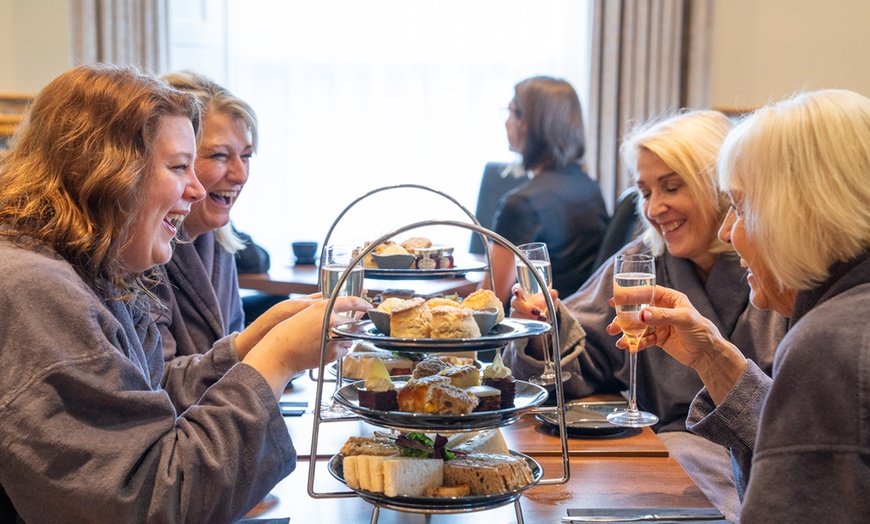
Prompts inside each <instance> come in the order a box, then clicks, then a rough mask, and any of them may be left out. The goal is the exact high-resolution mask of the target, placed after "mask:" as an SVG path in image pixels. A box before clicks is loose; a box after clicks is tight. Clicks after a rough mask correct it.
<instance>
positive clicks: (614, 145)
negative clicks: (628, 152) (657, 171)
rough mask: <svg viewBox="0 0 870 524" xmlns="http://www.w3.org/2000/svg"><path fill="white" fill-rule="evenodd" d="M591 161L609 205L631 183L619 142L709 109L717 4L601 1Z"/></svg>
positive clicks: (703, 0) (595, 24)
mask: <svg viewBox="0 0 870 524" xmlns="http://www.w3.org/2000/svg"><path fill="white" fill-rule="evenodd" d="M594 4H595V6H594V9H593V15H592V24H591V25H592V28H593V29H592V32H593V35H592V67H591V71H592V76H591V85H590V95H589V98H590V112H589V122H588V125H589V128H590V132H589V134H588V135H587V137H588V144H587V146H588V147H587V148H586V151H587V160H588V162H589V164H590V166H591V168H592V170H593V171H595V172H597V173H598V175H599V185H600V187H601V191H602V193H604V199H605V201H606V202H608V203H609V204H612V203H613V202H615V200H616V198H617V197H618V196H619V194H620V193H621V192H622V190H624V189H625V188H626V187H628V185H629V177H628V173H627V172H626V171H625V169H624V166H622V165H621V162H620V160H619V155H618V147H619V140H620V138H621V137H622V136H623V135H624V134H625V133H626V132H627V131H628V130H629V129H630V127H631V126H632V125H633V124H634V123H636V122H638V121H643V120H646V119H648V118H651V117H654V116H658V115H662V114H665V113H668V112H671V111H675V110H677V109H680V108H684V107H691V108H693V109H704V108H707V107H708V105H709V91H710V89H709V83H710V66H709V63H710V56H711V47H712V42H711V31H712V22H713V0H595V1H594Z"/></svg>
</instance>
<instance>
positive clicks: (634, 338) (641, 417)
mask: <svg viewBox="0 0 870 524" xmlns="http://www.w3.org/2000/svg"><path fill="white" fill-rule="evenodd" d="M655 286H656V269H655V258H653V257H652V256H650V255H618V256H617V257H616V262H615V265H614V268H613V301H614V304H615V305H616V316H617V319H618V321H619V327H621V328H622V336H623V337H625V340H626V342H628V348H629V350H628V358H629V361H628V368H629V385H628V409H626V410H623V411H616V412H613V413H611V414H609V415H607V420H609V421H610V422H612V423H613V424H616V425H618V426H625V427H630V428H640V427H644V426H652V425H653V424H655V423H656V422H658V421H659V418H658V417H657V416H655V415H653V414H652V413H647V412H645V411H640V410H638V409H637V346H638V343H639V342H640V339H641V338H643V336H644V334H645V333H646V324H644V323H643V322H641V321H640V313H641V311H642V310H643V309H644V308H645V307H647V306H649V305H650V304H651V303H652V301H653V296H654V294H655Z"/></svg>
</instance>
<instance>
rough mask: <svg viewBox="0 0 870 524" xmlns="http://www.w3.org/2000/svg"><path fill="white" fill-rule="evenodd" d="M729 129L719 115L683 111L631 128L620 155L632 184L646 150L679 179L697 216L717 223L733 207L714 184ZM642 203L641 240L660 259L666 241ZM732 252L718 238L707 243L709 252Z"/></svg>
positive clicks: (641, 200)
mask: <svg viewBox="0 0 870 524" xmlns="http://www.w3.org/2000/svg"><path fill="white" fill-rule="evenodd" d="M731 128H732V123H731V120H729V119H728V117H727V116H725V115H724V114H722V113H720V112H718V111H683V112H681V113H677V114H675V115H669V116H667V117H664V118H662V119H656V120H652V121H650V122H647V123H644V124H641V125H639V126H637V127H635V128H634V129H632V130H631V131H630V132H629V133H628V135H626V136H625V138H623V142H622V145H621V146H620V148H619V153H620V155H621V157H622V161H623V163H624V164H625V165H626V166H627V167H628V169H629V170H630V172H631V178H632V181H633V182H635V183H636V182H637V180H638V173H637V160H638V156H639V155H640V151H641V150H642V149H646V150H649V151H650V152H651V153H653V154H654V155H656V156H657V157H658V158H659V159H661V161H662V162H664V163H665V164H666V165H667V166H668V167H669V168H671V169H673V170H674V172H675V173H676V174H677V175H679V176H680V178H682V179H683V181H684V182H685V183H686V186H687V188H688V190H689V193H690V194H691V195H692V199H693V200H694V201H695V203H696V204H697V206H698V209H699V210H700V212H701V217H702V218H703V219H704V220H706V221H709V222H710V223H714V222H715V223H719V224H721V223H722V220H723V219H724V218H725V214H726V213H727V212H728V207H729V205H730V203H731V202H730V200H729V198H728V195H727V194H726V193H724V192H722V191H720V190H719V186H718V185H717V177H716V155H717V154H718V153H719V149H720V148H721V147H722V143H723V142H724V141H725V136H726V135H727V134H728V131H729V130H730V129H731ZM644 200H645V199H644V198H638V200H637V208H638V211H637V214H638V215H639V216H640V217H641V220H642V221H643V224H644V234H643V238H644V241H645V242H646V244H647V245H648V246H649V247H650V249H651V251H652V253H653V254H654V255H656V256H658V255H661V254H662V253H664V251H665V239H664V237H663V236H662V234H661V232H660V231H659V230H658V228H657V227H655V226H654V225H652V224H651V223H650V222H649V220H647V218H646V215H645V214H644V210H643V205H644ZM730 250H731V247H730V246H729V245H728V244H725V243H723V242H722V241H720V240H719V238H718V237H717V236H716V235H713V238H712V239H710V247H709V252H710V253H723V252H725V251H730Z"/></svg>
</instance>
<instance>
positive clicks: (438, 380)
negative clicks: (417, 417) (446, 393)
mask: <svg viewBox="0 0 870 524" xmlns="http://www.w3.org/2000/svg"><path fill="white" fill-rule="evenodd" d="M439 384H450V379H449V378H447V377H442V376H439V375H432V376H430V377H423V378H419V379H414V378H412V379H411V380H409V381H408V382H407V383H406V384H405V385H404V386H403V387H402V389H400V390H399V393H398V400H399V411H407V412H408V413H426V403H427V402H429V398H430V397H431V396H432V388H433V387H434V386H436V385H439Z"/></svg>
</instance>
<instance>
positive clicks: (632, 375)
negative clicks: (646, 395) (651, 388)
mask: <svg viewBox="0 0 870 524" xmlns="http://www.w3.org/2000/svg"><path fill="white" fill-rule="evenodd" d="M628 373H629V377H628V413H629V416H636V414H637V345H636V344H632V345H631V346H630V348H629V350H628Z"/></svg>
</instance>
